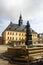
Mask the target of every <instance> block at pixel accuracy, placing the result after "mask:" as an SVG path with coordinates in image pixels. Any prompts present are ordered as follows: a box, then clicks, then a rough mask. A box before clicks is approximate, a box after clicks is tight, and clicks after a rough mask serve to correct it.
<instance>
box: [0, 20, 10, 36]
mask: <svg viewBox="0 0 43 65" xmlns="http://www.w3.org/2000/svg"><path fill="white" fill-rule="evenodd" d="M9 23H10V21H9V20H7V19H0V36H1V34H2V32H3V31H4V30H5V28H6V27H7V26H8V25H9Z"/></svg>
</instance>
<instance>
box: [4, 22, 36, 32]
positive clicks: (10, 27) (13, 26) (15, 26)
mask: <svg viewBox="0 0 43 65" xmlns="http://www.w3.org/2000/svg"><path fill="white" fill-rule="evenodd" d="M6 30H11V31H15V30H16V31H23V32H26V25H21V26H19V25H18V24H14V23H12V22H11V23H10V24H9V25H8V27H7V28H6V29H5V30H4V31H6ZM30 30H31V32H34V33H36V32H35V31H34V30H33V29H32V28H30ZM4 31H3V32H4Z"/></svg>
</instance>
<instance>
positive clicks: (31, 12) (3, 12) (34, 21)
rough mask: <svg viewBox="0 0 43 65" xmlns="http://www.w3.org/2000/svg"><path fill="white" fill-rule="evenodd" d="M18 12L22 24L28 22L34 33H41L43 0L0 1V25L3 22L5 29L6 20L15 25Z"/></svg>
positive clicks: (42, 27)
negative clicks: (21, 18) (22, 21)
mask: <svg viewBox="0 0 43 65" xmlns="http://www.w3.org/2000/svg"><path fill="white" fill-rule="evenodd" d="M20 12H21V14H22V16H23V20H24V24H25V23H26V22H25V21H27V20H29V21H30V25H31V27H32V28H33V29H35V31H37V32H43V0H0V19H4V20H3V21H0V25H2V24H3V22H4V24H3V26H5V27H6V25H7V24H8V23H7V21H8V20H9V21H13V22H14V23H16V22H17V21H18V19H19V15H20ZM5 21H6V22H5ZM1 22H2V24H1ZM5 24H6V25H5ZM36 28H37V30H36Z"/></svg>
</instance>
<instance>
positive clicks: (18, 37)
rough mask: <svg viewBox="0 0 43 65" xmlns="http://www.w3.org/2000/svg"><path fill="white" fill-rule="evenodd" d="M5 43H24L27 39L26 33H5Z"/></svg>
mask: <svg viewBox="0 0 43 65" xmlns="http://www.w3.org/2000/svg"><path fill="white" fill-rule="evenodd" d="M2 36H3V39H4V43H6V44H7V43H8V42H10V41H22V40H25V38H26V33H25V32H18V31H10V30H9V31H4V32H3V34H2Z"/></svg>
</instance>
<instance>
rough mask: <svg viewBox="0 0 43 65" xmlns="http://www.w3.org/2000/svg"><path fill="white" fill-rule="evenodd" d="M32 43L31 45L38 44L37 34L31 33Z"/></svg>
mask: <svg viewBox="0 0 43 65" xmlns="http://www.w3.org/2000/svg"><path fill="white" fill-rule="evenodd" d="M32 42H33V43H37V42H38V34H37V33H36V32H32Z"/></svg>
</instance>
